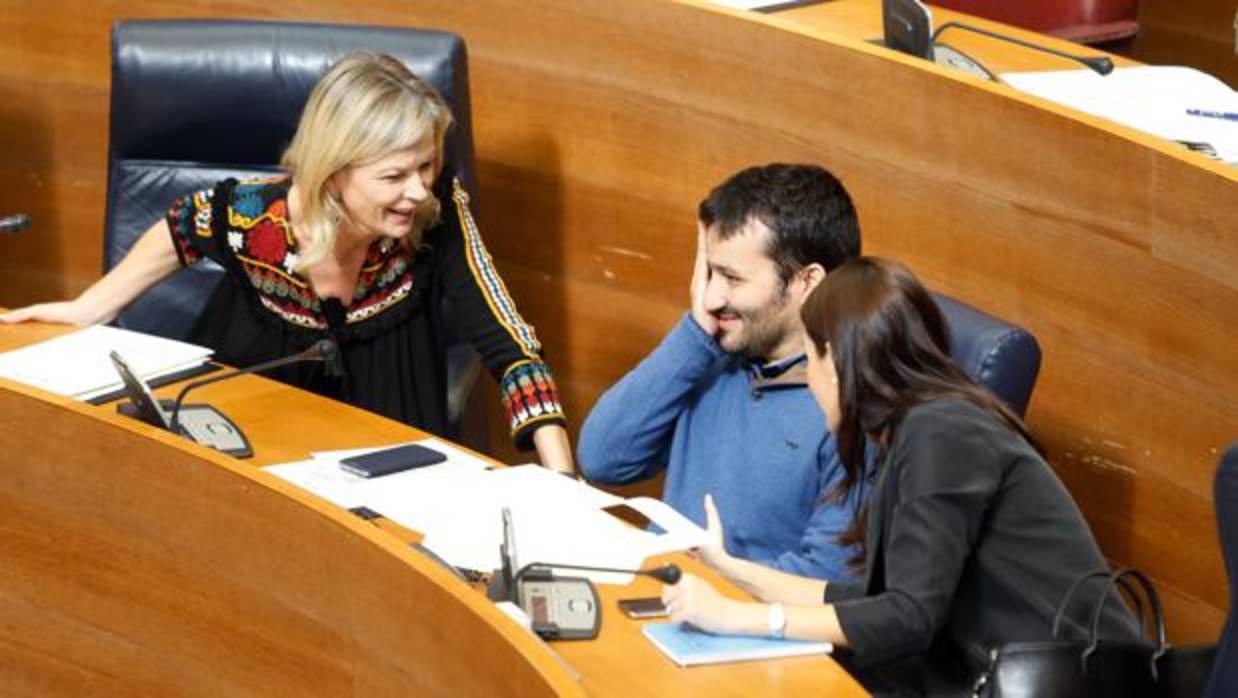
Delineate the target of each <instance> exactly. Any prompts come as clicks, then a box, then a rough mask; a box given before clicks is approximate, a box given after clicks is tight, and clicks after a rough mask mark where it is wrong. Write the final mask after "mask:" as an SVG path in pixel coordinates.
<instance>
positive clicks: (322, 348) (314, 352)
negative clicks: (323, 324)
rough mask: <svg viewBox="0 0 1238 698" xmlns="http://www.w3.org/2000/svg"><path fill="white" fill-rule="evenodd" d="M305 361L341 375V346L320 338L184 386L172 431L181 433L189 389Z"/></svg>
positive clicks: (178, 400)
mask: <svg viewBox="0 0 1238 698" xmlns="http://www.w3.org/2000/svg"><path fill="white" fill-rule="evenodd" d="M303 361H323V362H326V371H327V375H329V376H339V375H340V371H341V367H340V347H339V345H338V344H336V343H335V341H334V340H331V339H320V340H318V341H317V342H314V344H313V345H311V346H310V347H309V348H308V349H306V350H305V351H302V352H298V353H296V354H293V355H291V356H285V357H283V358H279V359H272V360H270V361H264V362H263V363H260V364H256V365H254V366H249V367H248V368H238V369H233V370H231V371H225V372H224V373H220V374H218V375H214V376H211V377H210V378H203V379H202V380H199V381H194V382H192V383H190V384H188V385H186V386H185V387H184V388H182V389H181V391H180V393H179V394H177V396H176V401H175V402H173V403H172V419H171V430H172V432H173V433H180V413H181V404H182V403H183V402H184V401H185V396H186V395H188V394H189V391H191V390H193V389H195V388H201V387H202V386H204V385H210V384H211V383H218V382H219V381H222V380H228V379H229V378H235V377H237V376H242V375H247V374H250V373H260V372H262V371H269V370H271V369H273V368H279V367H280V366H287V365H288V364H295V363H301V362H303Z"/></svg>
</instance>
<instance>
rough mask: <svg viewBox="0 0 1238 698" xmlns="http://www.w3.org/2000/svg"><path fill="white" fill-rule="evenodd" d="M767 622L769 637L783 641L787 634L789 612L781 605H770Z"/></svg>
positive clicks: (766, 617)
mask: <svg viewBox="0 0 1238 698" xmlns="http://www.w3.org/2000/svg"><path fill="white" fill-rule="evenodd" d="M765 622H766V623H768V624H769V636H770V637H772V638H776V639H779V640H781V639H782V638H783V637H784V636H785V635H786V634H787V611H786V609H784V608H783V607H782V604H780V603H772V604H770V605H769V612H768V615H766V616H765Z"/></svg>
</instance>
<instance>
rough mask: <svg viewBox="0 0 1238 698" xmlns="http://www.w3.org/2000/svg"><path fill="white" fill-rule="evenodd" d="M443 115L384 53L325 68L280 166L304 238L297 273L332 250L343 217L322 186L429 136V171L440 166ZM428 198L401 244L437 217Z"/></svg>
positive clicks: (429, 91)
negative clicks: (294, 192)
mask: <svg viewBox="0 0 1238 698" xmlns="http://www.w3.org/2000/svg"><path fill="white" fill-rule="evenodd" d="M450 125H451V110H450V109H448V107H447V103H446V102H444V101H443V98H442V96H440V95H439V93H438V92H437V91H436V90H435V89H434V87H433V86H431V85H430V84H429V83H428V82H426V81H425V80H422V79H421V78H419V77H417V76H416V75H414V74H413V72H412V71H410V70H409V69H408V68H407V67H406V66H405V65H404V64H403V63H401V62H400V61H399V60H397V59H395V58H392V57H391V56H388V55H386V54H376V53H370V52H364V51H363V52H356V53H351V54H349V55H347V56H345V57H344V58H341V59H340V60H339V61H337V62H336V63H335V64H334V65H332V66H331V67H330V68H329V69H328V70H327V72H326V73H325V74H323V76H322V78H321V79H320V80H319V81H318V84H317V85H315V86H314V91H313V92H311V93H310V96H309V101H307V102H306V104H305V110H304V111H302V112H301V121H300V123H299V124H298V125H297V132H296V135H294V136H293V138H292V143H291V144H290V145H289V146H288V149H287V150H285V151H284V156H283V159H282V161H281V165H282V166H283V168H284V169H285V170H287V171H288V173H289V174H291V175H292V181H293V182H294V183H295V184H296V185H297V189H298V190H299V191H300V199H299V200H298V202H297V203H298V204H299V205H300V208H299V211H298V225H299V226H300V227H301V232H302V233H303V234H304V235H305V237H306V238H308V243H307V244H306V245H305V247H304V249H303V250H302V251H301V256H300V259H299V260H298V263H297V268H298V270H305V269H307V268H309V267H311V266H313V265H314V264H316V263H318V262H320V261H322V259H323V258H325V257H326V256H327V255H329V254H330V253H331V251H332V249H333V248H334V247H335V240H336V235H337V234H338V232H339V227H340V225H341V224H344V223H347V224H351V221H350V220H349V217H348V212H347V211H346V210H345V209H344V207H343V205H342V204H341V203H340V201H339V199H338V198H337V197H336V196H335V195H333V194H332V193H331V192H330V191H329V189H328V184H329V182H330V180H331V177H332V175H334V174H335V173H337V172H339V171H341V170H343V169H344V168H346V167H349V166H351V165H360V164H364V163H367V162H372V161H374V160H377V159H379V158H382V157H384V156H386V155H389V154H391V153H393V152H395V151H397V150H403V149H405V148H410V147H412V146H414V145H417V144H418V143H420V142H421V141H422V140H423V139H424V138H425V137H426V136H427V135H428V136H430V137H432V138H433V139H434V147H435V156H434V172H435V175H436V176H437V175H438V173H439V172H441V170H442V167H443V141H444V139H445V138H446V135H447V128H448V127H449V126H450ZM438 215H439V203H438V199H437V198H436V197H434V196H431V197H429V198H428V199H427V200H426V201H425V202H423V203H422V204H420V205H419V206H418V207H417V214H416V221H415V223H414V225H413V232H412V235H410V237H409V240H408V241H409V243H410V244H411V245H412V246H414V247H415V246H416V245H417V243H418V242H419V241H420V237H421V233H422V231H424V230H425V229H426V227H428V226H430V225H432V224H433V223H434V222H435V221H437V220H438Z"/></svg>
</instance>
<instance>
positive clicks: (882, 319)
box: [800, 257, 1040, 567]
mask: <svg viewBox="0 0 1238 698" xmlns="http://www.w3.org/2000/svg"><path fill="white" fill-rule="evenodd" d="M800 319H801V320H802V321H803V323H804V329H805V331H806V332H807V334H808V337H809V339H810V341H811V342H812V344H813V347H814V348H815V350H816V352H817V355H818V356H824V355H825V352H826V345H829V349H830V350H831V352H832V357H833V360H834V368H835V371H836V372H837V374H838V398H839V411H840V413H841V414H840V415H839V417H840V419H839V422H838V428H837V431H836V433H835V434H834V440H835V443H836V444H837V447H838V456H839V460H841V461H842V465H843V471H844V477H843V479H842V481H841V482H840V483H839V484H838V486H837V487H836V488H835V489H834V490H833V491H832V492H830V493H829V494H828V498H829V499H830V500H832V501H842V500H844V499H845V498H846V497H847V496H848V495H849V494H850V493H851V492H852V490H853V489H855V488H856V487H862V486H863V484H864V483H863V481H864V477H865V471H866V468H865V458H864V445H865V440H866V437H871V438H874V439H876V440H877V442H878V443H879V444H881V445H882V448H883V449H884V447H885V445H888V444H889V443H891V442H892V440H893V437H894V434H895V432H896V431H897V430H898V425H899V423H900V422H901V421H902V418H903V416H904V415H905V414H907V411H908V410H910V409H911V408H912V407H915V406H916V405H920V404H923V403H925V402H929V401H932V400H938V399H941V398H947V397H953V398H961V399H964V400H968V401H970V402H972V403H974V404H976V405H977V406H979V407H980V408H981V409H983V410H985V411H987V412H988V413H990V414H991V415H993V417H995V418H996V419H997V420H998V421H999V422H1001V423H1003V424H1005V425H1006V426H1008V427H1009V428H1010V430H1011V431H1013V432H1015V433H1017V434H1019V435H1020V436H1021V437H1023V438H1024V439H1026V440H1027V442H1028V443H1029V444H1031V445H1032V446H1033V447H1034V448H1036V449H1037V450H1038V451H1039V450H1040V447H1039V446H1038V445H1037V444H1036V441H1035V440H1034V439H1033V438H1032V436H1031V434H1029V433H1028V431H1027V427H1025V426H1024V425H1023V421H1022V420H1021V419H1019V417H1018V416H1017V415H1015V413H1014V412H1012V411H1011V410H1010V408H1009V407H1007V406H1006V404H1005V403H1004V402H1002V401H1001V400H1000V399H998V398H997V397H995V396H994V395H993V394H992V393H990V392H989V391H988V390H986V389H985V388H982V387H980V386H979V385H977V384H976V383H975V382H974V381H972V380H971V378H969V377H968V376H967V374H966V373H964V372H963V370H962V369H960V368H959V367H958V365H957V364H956V363H954V360H953V359H951V358H950V336H949V330H948V328H947V327H946V322H945V320H944V319H943V317H942V314H941V310H940V309H939V308H938V307H937V304H936V303H935V302H934V301H933V298H932V296H930V295H929V293H928V291H927V290H926V289H925V288H924V286H923V285H922V284H921V283H920V281H919V280H918V279H916V277H915V275H913V274H912V273H911V271H910V270H908V269H907V268H906V267H904V266H903V265H902V264H899V263H898V262H895V261H893V260H889V259H882V258H880V257H857V258H855V259H852V260H850V261H848V262H847V263H845V264H843V265H842V266H840V267H838V268H837V269H835V270H834V271H832V272H830V273H829V274H828V275H827V276H826V278H825V280H824V281H822V282H821V284H820V285H818V286H817V288H815V289H813V291H812V293H811V294H809V296H808V298H807V299H806V300H805V301H804V304H803V306H802V307H801V308H800ZM866 519H867V506H865V507H863V508H862V509H860V511H859V512H858V513H857V515H856V517H855V518H854V519H853V520H852V522H851V526H850V527H849V528H848V529H847V531H846V532H844V533H843V535H842V536H841V537H840V539H839V542H840V543H843V544H846V545H852V544H858V545H859V548H860V552H859V554H858V556H857V557H856V558H855V559H853V560H852V563H853V567H854V566H855V565H856V563H862V562H863V560H864V549H863V546H864V529H865V526H866Z"/></svg>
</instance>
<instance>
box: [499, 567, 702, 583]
mask: <svg viewBox="0 0 1238 698" xmlns="http://www.w3.org/2000/svg"><path fill="white" fill-rule="evenodd" d="M555 567H557V568H560V569H565V570H584V571H586V572H615V573H617V574H642V575H645V576H646V577H653V578H654V579H656V580H658V581H660V582H662V583H663V584H675V583H677V582H679V579H680V578H681V577H683V571H682V570H680V569H679V565H676V564H674V563H668V564H665V565H661V566H659V567H651V568H649V569H643V570H625V569H619V568H617V567H593V566H590V565H561V564H559V563H557V562H530V563H529V564H527V565H525V566H524V567H521V568H520V571H519V572H517V573H516V580H517V581H519V580H521V579H523V578H524V577H526V576H529V575H530V574H532V573H533V572H534V571H535V570H538V569H541V570H545V571H546V572H547V574H553V570H552V568H555Z"/></svg>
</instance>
